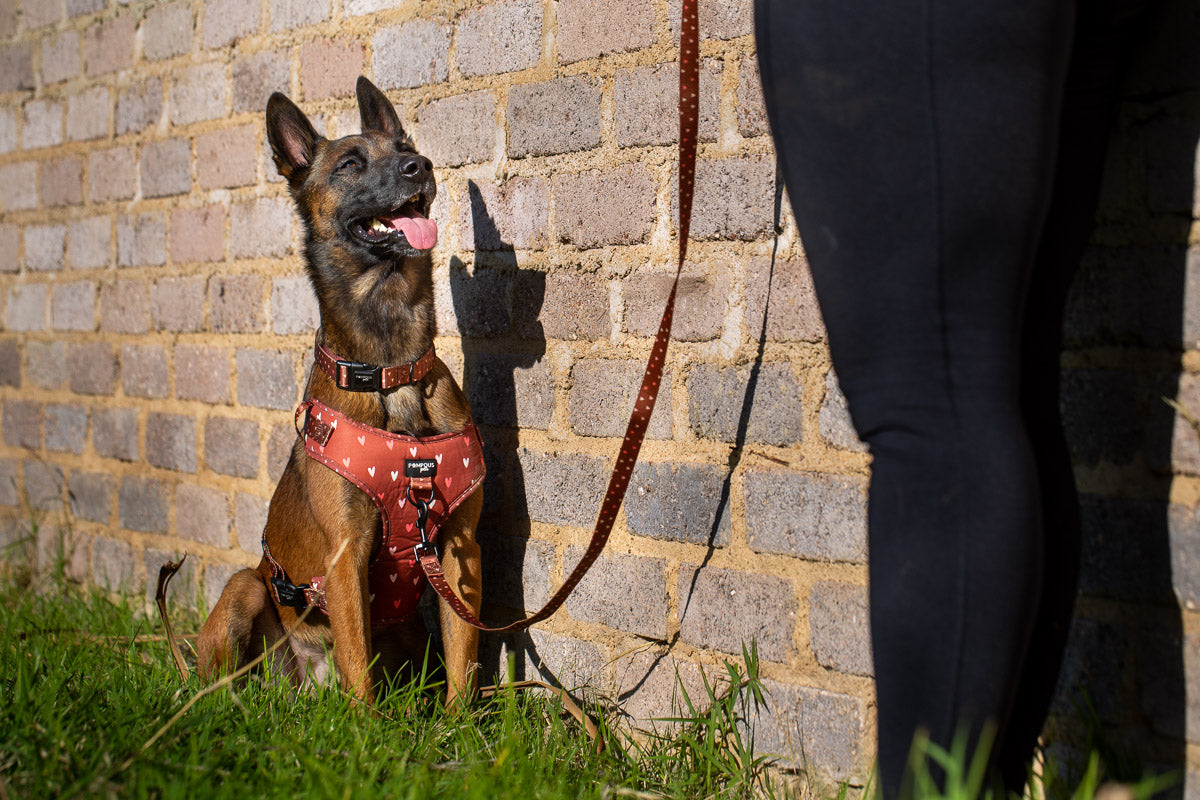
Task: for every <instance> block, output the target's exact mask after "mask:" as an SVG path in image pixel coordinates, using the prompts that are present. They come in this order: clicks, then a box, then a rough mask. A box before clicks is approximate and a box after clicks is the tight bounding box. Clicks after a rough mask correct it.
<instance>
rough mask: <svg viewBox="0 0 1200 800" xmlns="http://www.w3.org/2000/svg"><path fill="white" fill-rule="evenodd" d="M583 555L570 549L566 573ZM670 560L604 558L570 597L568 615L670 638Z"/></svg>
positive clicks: (629, 631) (620, 556)
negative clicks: (668, 621) (668, 602)
mask: <svg viewBox="0 0 1200 800" xmlns="http://www.w3.org/2000/svg"><path fill="white" fill-rule="evenodd" d="M582 556H583V550H582V549H581V548H578V547H571V548H568V550H567V553H566V555H565V556H564V557H563V570H564V573H565V574H569V573H570V571H571V569H573V568H574V566H575V564H577V563H578V562H579V559H580V558H581V557H582ZM665 570H666V560H665V559H661V558H646V557H644V556H635V555H610V556H601V557H600V558H598V559H597V560H596V563H595V564H593V565H592V568H591V570H590V571H589V572H588V574H587V575H586V576H584V578H583V580H582V581H580V582H579V585H578V586H577V587H575V591H574V592H572V593H571V596H570V597H569V598H567V604H566V606H567V613H568V614H570V615H571V616H572V617H574V618H575V619H579V620H585V621H587V622H598V623H600V624H602V625H608V626H609V627H611V628H616V629H618V630H623V631H627V632H628V633H633V634H636V635H638V636H645V637H646V638H648V639H665V638H666V636H667V580H666V572H665Z"/></svg>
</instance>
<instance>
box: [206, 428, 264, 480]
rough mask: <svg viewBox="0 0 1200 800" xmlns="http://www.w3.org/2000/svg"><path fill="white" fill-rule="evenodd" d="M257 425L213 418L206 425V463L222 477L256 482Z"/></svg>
mask: <svg viewBox="0 0 1200 800" xmlns="http://www.w3.org/2000/svg"><path fill="white" fill-rule="evenodd" d="M258 451H259V446H258V423H257V422H255V421H253V420H248V419H233V418H231V417H211V418H209V420H208V422H206V423H205V425H204V460H205V462H206V463H207V464H208V468H209V469H211V470H213V471H214V472H220V473H221V474H222V475H233V476H235V477H239V478H253V477H254V476H256V475H257V474H258Z"/></svg>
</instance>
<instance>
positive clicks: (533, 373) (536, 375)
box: [465, 353, 554, 430]
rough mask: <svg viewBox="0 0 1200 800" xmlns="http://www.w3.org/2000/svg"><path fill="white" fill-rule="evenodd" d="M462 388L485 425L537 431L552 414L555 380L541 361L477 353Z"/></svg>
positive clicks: (477, 418)
mask: <svg viewBox="0 0 1200 800" xmlns="http://www.w3.org/2000/svg"><path fill="white" fill-rule="evenodd" d="M465 388H466V391H467V393H468V396H469V397H470V398H471V407H472V408H473V409H474V412H475V419H476V420H477V421H478V422H480V423H482V424H484V425H502V426H508V427H521V428H539V429H542V430H545V429H546V428H547V427H548V426H549V425H550V418H551V416H552V415H553V413H554V378H553V376H552V375H551V374H550V369H549V367H548V366H547V365H546V364H545V363H543V361H541V360H540V359H534V358H531V357H529V356H521V355H513V354H508V353H505V354H491V353H479V354H477V355H475V356H474V357H472V358H471V359H470V362H469V364H468V366H467V378H466V381H465Z"/></svg>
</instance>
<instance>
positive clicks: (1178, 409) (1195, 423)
mask: <svg viewBox="0 0 1200 800" xmlns="http://www.w3.org/2000/svg"><path fill="white" fill-rule="evenodd" d="M1163 402H1164V403H1166V404H1167V405H1169V406H1170V407H1171V408H1173V409H1175V413H1177V414H1179V416H1181V417H1183V418H1184V420H1186V421H1187V423H1188V424H1189V425H1191V426H1192V430H1194V431H1195V432H1196V435H1197V436H1200V420H1198V419H1196V415H1195V414H1193V413H1192V412H1190V411H1188V410H1187V408H1185V407H1184V406H1183V404H1182V403H1180V402H1178V401H1176V400H1173V399H1171V398H1170V397H1164V398H1163Z"/></svg>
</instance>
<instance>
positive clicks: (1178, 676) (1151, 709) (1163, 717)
mask: <svg viewBox="0 0 1200 800" xmlns="http://www.w3.org/2000/svg"><path fill="white" fill-rule="evenodd" d="M1137 634H1138V635H1137V642H1136V647H1135V648H1134V650H1135V653H1136V658H1137V667H1136V673H1135V674H1139V675H1141V676H1142V678H1141V680H1140V681H1139V683H1140V686H1139V687H1138V688H1139V690H1140V691H1139V694H1140V697H1139V700H1140V701H1141V702H1140V705H1141V708H1142V710H1143V711H1144V713H1145V718H1146V720H1147V721H1148V722H1149V723H1150V727H1151V728H1152V729H1153V730H1154V731H1156V732H1158V733H1160V734H1165V735H1166V736H1171V737H1176V736H1180V737H1186V738H1187V740H1188V741H1192V742H1194V741H1196V740H1197V739H1200V698H1197V697H1196V696H1195V694H1194V692H1193V687H1195V686H1196V685H1197V683H1200V637H1197V636H1196V635H1195V634H1185V633H1183V632H1182V631H1180V629H1179V625H1178V623H1175V624H1173V625H1162V626H1153V627H1152V626H1150V625H1146V626H1144V627H1142V628H1140V629H1139V630H1138V632H1137ZM1093 655H1095V656H1099V657H1103V656H1102V655H1101V654H1098V653H1097V654H1093ZM1167 664H1170V665H1171V667H1170V672H1169V673H1166V674H1164V670H1165V668H1164V665H1167ZM1100 668H1101V669H1105V667H1104V666H1102V667H1100ZM1128 674H1129V673H1128V672H1126V673H1125V675H1128ZM1168 675H1169V676H1170V677H1168ZM1081 677H1083V678H1084V680H1085V681H1086V679H1087V677H1088V675H1087V674H1086V673H1085V674H1084V675H1083V676H1081ZM1117 677H1118V678H1119V677H1120V676H1117ZM1081 687H1087V689H1082V688H1081V690H1080V691H1078V692H1076V697H1075V699H1076V700H1077V701H1078V700H1081V699H1086V698H1087V697H1088V695H1086V694H1083V692H1084V691H1088V692H1089V694H1090V691H1100V690H1102V688H1103V687H1101V686H1095V685H1092V686H1088V683H1082V684H1081ZM1119 687H1120V684H1119V683H1118V684H1117V688H1118V690H1119ZM1182 695H1186V696H1187V700H1186V702H1180V701H1181V700H1183V696H1182ZM1118 696H1119V695H1118ZM1076 707H1078V706H1076ZM1126 713H1127V714H1128V712H1126ZM1110 719H1120V718H1119V717H1113V718H1110Z"/></svg>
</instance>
